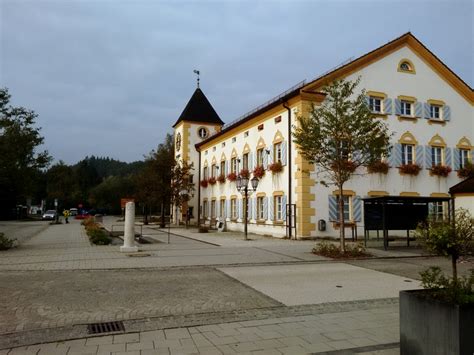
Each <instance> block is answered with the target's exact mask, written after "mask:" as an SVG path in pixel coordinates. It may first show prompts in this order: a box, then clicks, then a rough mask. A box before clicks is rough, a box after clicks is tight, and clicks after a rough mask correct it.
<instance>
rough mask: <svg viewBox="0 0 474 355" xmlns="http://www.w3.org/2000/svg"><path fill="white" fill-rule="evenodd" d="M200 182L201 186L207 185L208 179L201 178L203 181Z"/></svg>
mask: <svg viewBox="0 0 474 355" xmlns="http://www.w3.org/2000/svg"><path fill="white" fill-rule="evenodd" d="M199 184H200V185H201V187H207V185H208V181H207V180H206V179H204V180H201V182H200V183H199Z"/></svg>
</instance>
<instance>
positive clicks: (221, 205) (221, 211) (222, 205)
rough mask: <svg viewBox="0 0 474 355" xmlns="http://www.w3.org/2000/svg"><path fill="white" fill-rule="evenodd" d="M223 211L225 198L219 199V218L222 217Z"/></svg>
mask: <svg viewBox="0 0 474 355" xmlns="http://www.w3.org/2000/svg"><path fill="white" fill-rule="evenodd" d="M224 212H225V200H224V199H221V200H220V201H219V218H224Z"/></svg>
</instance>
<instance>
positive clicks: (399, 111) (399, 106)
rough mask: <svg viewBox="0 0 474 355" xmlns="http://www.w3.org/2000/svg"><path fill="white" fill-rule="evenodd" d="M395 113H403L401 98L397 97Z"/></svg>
mask: <svg viewBox="0 0 474 355" xmlns="http://www.w3.org/2000/svg"><path fill="white" fill-rule="evenodd" d="M395 114H396V115H401V114H402V102H401V101H400V100H399V99H395Z"/></svg>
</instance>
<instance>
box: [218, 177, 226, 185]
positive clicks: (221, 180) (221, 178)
mask: <svg viewBox="0 0 474 355" xmlns="http://www.w3.org/2000/svg"><path fill="white" fill-rule="evenodd" d="M217 181H219V183H220V184H224V183H225V176H224V175H219V176H218V177H217Z"/></svg>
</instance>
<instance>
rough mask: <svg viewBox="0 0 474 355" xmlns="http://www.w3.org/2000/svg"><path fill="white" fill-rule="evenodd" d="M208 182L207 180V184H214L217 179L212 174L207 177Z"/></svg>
mask: <svg viewBox="0 0 474 355" xmlns="http://www.w3.org/2000/svg"><path fill="white" fill-rule="evenodd" d="M208 182H209V184H211V185H215V184H216V182H217V180H216V178H215V177H214V176H211V177H210V178H209V180H208Z"/></svg>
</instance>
